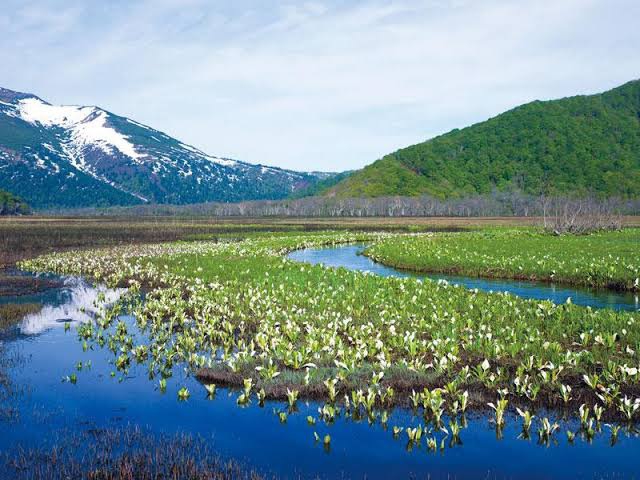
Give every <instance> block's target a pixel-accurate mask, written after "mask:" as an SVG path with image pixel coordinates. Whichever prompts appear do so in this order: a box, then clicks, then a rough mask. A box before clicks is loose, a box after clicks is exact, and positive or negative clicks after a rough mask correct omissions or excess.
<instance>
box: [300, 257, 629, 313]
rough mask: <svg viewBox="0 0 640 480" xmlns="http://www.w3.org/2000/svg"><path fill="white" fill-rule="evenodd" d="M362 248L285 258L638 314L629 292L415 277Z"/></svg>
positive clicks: (444, 277)
mask: <svg viewBox="0 0 640 480" xmlns="http://www.w3.org/2000/svg"><path fill="white" fill-rule="evenodd" d="M364 249H365V246H364V245H362V244H359V245H342V246H338V247H326V248H308V249H305V250H297V251H295V252H291V253H290V254H289V255H288V258H289V259H291V260H295V261H298V262H307V263H311V264H319V263H321V264H323V265H325V266H327V267H344V268H347V269H349V270H358V271H362V272H371V273H374V274H376V275H380V276H382V277H413V278H419V279H422V278H429V279H432V280H446V281H447V282H449V283H453V284H458V285H462V286H464V287H466V288H471V289H475V288H477V289H478V290H484V291H493V292H509V293H512V294H514V295H517V296H519V297H522V298H535V299H539V300H551V301H552V302H554V303H565V302H566V301H567V299H569V298H570V299H571V302H572V303H575V304H576V305H582V306H585V307H592V308H612V309H614V310H627V311H640V295H639V294H638V293H635V294H634V293H631V292H616V291H613V290H590V289H586V288H579V287H572V286H567V285H555V284H549V283H542V282H528V281H521V280H501V279H486V278H477V277H465V276H457V275H441V274H428V275H425V274H418V273H411V272H407V271H402V270H397V269H395V268H392V267H387V266H385V265H382V264H380V263H377V262H374V261H373V260H371V259H370V258H369V257H365V256H364V255H361V253H362V251H363V250H364Z"/></svg>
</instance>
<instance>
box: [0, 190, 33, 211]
mask: <svg viewBox="0 0 640 480" xmlns="http://www.w3.org/2000/svg"><path fill="white" fill-rule="evenodd" d="M29 212H30V208H29V206H28V205H27V204H26V203H24V202H23V201H22V200H20V199H19V198H18V197H16V196H15V195H12V194H11V193H9V192H5V191H4V190H0V215H26V214H28V213H29Z"/></svg>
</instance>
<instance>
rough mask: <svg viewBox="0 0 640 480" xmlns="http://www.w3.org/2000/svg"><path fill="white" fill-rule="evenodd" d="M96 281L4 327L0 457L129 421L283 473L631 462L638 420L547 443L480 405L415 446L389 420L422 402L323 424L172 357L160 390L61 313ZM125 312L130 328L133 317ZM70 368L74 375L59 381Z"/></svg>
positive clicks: (537, 469)
mask: <svg viewBox="0 0 640 480" xmlns="http://www.w3.org/2000/svg"><path fill="white" fill-rule="evenodd" d="M359 248H361V247H348V248H345V249H336V250H334V251H333V252H332V253H331V252H327V251H324V252H323V253H322V255H324V257H323V258H325V263H327V264H331V263H330V262H329V261H328V260H330V259H331V260H333V262H334V263H333V264H334V265H335V262H338V263H342V265H341V266H345V265H344V260H345V259H348V258H351V259H352V260H353V261H361V260H365V261H366V260H367V259H364V258H363V257H359V256H358V255H357V252H358V249H359ZM327 253H329V255H328V256H327ZM317 254H318V255H319V253H317ZM314 255H316V253H314V252H313V251H306V252H298V253H296V254H295V255H292V257H293V258H296V259H305V260H308V261H314V259H317V257H314ZM340 258H343V260H340ZM352 265H353V264H352ZM101 292H102V293H103V294H104V295H105V296H106V299H107V301H114V300H115V299H116V298H117V297H118V295H119V294H120V292H118V291H107V290H104V289H101V288H96V287H94V286H91V285H89V284H87V283H85V282H83V281H81V280H78V279H68V280H66V281H65V283H64V285H62V286H60V287H59V288H57V289H56V290H55V291H50V290H49V291H46V292H42V293H41V294H39V295H40V296H38V295H36V297H37V298H36V297H33V298H31V301H37V302H38V303H41V304H42V305H43V308H42V309H41V310H40V311H39V312H36V313H32V314H29V315H27V316H26V317H25V318H24V319H23V320H22V321H21V322H20V323H19V324H18V325H17V326H15V327H13V328H11V329H9V330H7V331H5V332H4V333H2V334H1V335H0V357H4V358H20V359H21V361H18V362H7V363H6V364H5V363H3V364H2V365H4V366H6V371H5V372H4V375H5V377H6V380H7V382H8V383H10V384H13V385H20V386H22V387H24V388H19V389H13V390H12V389H9V388H6V387H3V386H2V385H1V384H0V390H2V389H3V388H4V389H5V391H6V392H10V391H11V392H13V394H8V395H3V396H0V401H1V403H2V404H4V405H0V407H2V406H4V407H8V408H12V409H13V410H12V412H14V413H15V414H14V415H12V416H11V417H10V418H4V417H2V418H1V419H0V452H3V453H4V454H5V456H6V457H5V458H12V456H13V455H19V452H20V451H21V450H20V449H25V448H26V449H29V448H35V449H41V450H42V451H50V450H51V449H52V448H54V447H57V446H59V445H66V444H68V443H69V442H70V441H71V442H73V441H75V440H73V439H75V438H80V439H84V440H82V441H81V442H80V444H76V447H75V448H77V450H75V451H74V454H76V453H75V452H77V456H78V457H80V456H81V455H83V453H86V452H87V451H91V449H90V448H89V449H88V447H87V445H86V442H89V441H91V436H90V435H89V436H87V432H100V431H122V429H126V428H127V427H128V426H130V425H133V426H135V428H138V427H140V428H143V429H145V431H149V432H150V433H151V434H152V435H157V436H160V437H162V436H167V435H168V436H171V435H181V434H188V435H193V436H194V437H197V438H199V439H200V440H199V441H204V442H205V444H206V446H207V447H209V448H210V449H211V451H214V452H215V453H216V455H220V456H222V458H226V459H234V460H236V461H238V462H240V463H241V464H243V465H247V466H248V468H250V469H256V470H258V471H260V472H263V473H264V474H266V475H267V476H271V475H276V476H278V477H282V478H308V477H313V478H363V477H366V478H370V479H378V478H379V479H387V478H407V477H411V476H413V477H414V478H425V477H427V476H430V477H431V478H450V477H455V478H479V477H482V478H506V477H511V478H513V477H517V478H541V477H544V478H552V477H557V478H567V477H577V476H588V477H592V476H593V475H594V474H595V475H605V476H608V477H611V476H613V477H615V476H624V477H627V476H629V475H632V474H634V473H635V472H636V471H637V460H636V457H637V453H638V451H640V450H639V449H640V441H639V439H638V438H637V433H636V432H635V431H624V430H623V431H622V432H621V433H620V435H619V439H618V441H617V445H616V446H615V447H614V448H611V447H610V443H609V442H610V440H609V435H608V434H607V433H604V432H603V434H601V435H597V436H596V437H595V438H594V439H593V440H592V443H589V442H587V441H586V440H583V439H580V438H576V440H575V443H574V444H570V443H569V442H568V441H567V439H566V437H565V435H564V433H561V432H559V433H557V434H556V435H555V436H554V438H553V439H552V441H550V442H549V444H548V445H543V444H539V443H538V442H537V435H536V434H535V432H533V431H532V438H531V439H529V440H524V439H519V438H518V436H519V434H520V433H521V432H520V425H521V422H520V421H518V420H517V419H515V418H512V417H510V418H509V419H508V421H507V425H506V427H505V429H504V430H503V432H502V435H501V439H498V438H497V434H496V431H495V429H494V427H493V426H492V425H491V423H490V422H489V421H488V419H487V417H485V416H483V415H480V414H478V415H470V416H468V418H467V421H468V426H467V428H465V429H464V430H463V431H462V432H461V434H460V440H461V442H460V444H457V445H454V446H452V447H451V448H450V444H449V442H450V440H451V439H450V438H445V435H444V433H442V432H439V431H434V432H432V433H431V434H430V435H434V436H435V437H436V438H437V439H438V443H439V444H440V442H441V441H442V440H443V439H444V441H445V444H446V448H445V451H444V452H439V451H438V452H437V453H435V452H430V451H429V450H428V448H427V446H426V440H425V439H423V440H422V442H421V443H420V444H416V445H413V446H412V448H407V447H408V444H407V436H406V435H405V434H404V432H403V433H401V434H400V435H399V436H398V438H397V439H394V437H393V435H392V428H393V426H394V425H403V426H407V425H413V426H417V425H419V424H422V425H424V418H423V417H422V415H421V414H417V415H415V414H414V413H413V412H412V411H410V410H406V409H401V408H398V409H395V410H394V411H393V412H391V413H390V415H389V420H388V422H387V426H383V425H381V423H380V422H379V421H377V422H375V423H374V424H369V422H368V421H367V419H366V417H365V418H363V419H353V418H350V417H348V416H344V415H343V416H342V417H340V418H338V419H337V420H336V421H335V423H332V424H325V423H323V422H322V421H320V419H319V418H318V417H319V416H318V408H319V407H321V406H322V404H321V403H318V402H298V411H297V413H295V414H289V415H288V418H287V420H286V423H284V424H283V423H281V421H280V419H279V416H278V413H279V412H283V411H286V405H285V403H282V402H267V403H266V404H265V405H264V406H263V407H260V406H259V405H258V404H257V402H255V401H254V402H252V403H251V404H250V405H248V406H246V407H239V406H238V405H237V402H236V399H237V396H238V392H235V391H231V390H227V389H218V391H217V393H216V395H215V398H214V399H211V398H208V397H207V393H206V391H205V389H204V388H203V386H202V385H200V384H199V383H198V382H197V381H196V380H195V379H194V378H193V377H190V376H188V375H187V374H186V373H185V371H184V369H182V367H178V366H177V367H175V368H174V372H173V377H172V378H170V379H169V381H168V385H167V389H166V392H165V393H161V391H160V389H159V388H158V386H157V385H158V381H157V379H155V380H153V381H151V380H149V378H148V371H147V368H146V366H145V365H144V364H141V365H133V366H132V367H131V369H130V371H129V373H128V375H127V376H126V378H123V377H121V376H120V374H116V373H112V372H114V371H115V370H116V369H115V367H114V365H113V362H114V358H115V357H114V355H113V354H112V353H111V352H110V351H109V350H108V349H107V348H105V349H101V348H99V347H97V346H95V347H89V348H88V349H87V351H83V345H82V342H80V341H79V340H78V336H77V334H76V333H75V329H73V328H71V329H66V328H65V324H67V322H72V323H74V324H80V323H82V322H88V321H91V320H92V318H93V317H94V315H95V313H96V310H97V307H96V305H95V302H96V300H97V299H98V297H99V296H100V297H101V295H100V293H101ZM121 318H122V319H123V320H124V321H125V322H126V323H127V325H128V328H129V329H130V331H134V332H135V325H134V323H133V319H132V318H130V317H127V316H123V317H121ZM72 374H75V376H76V377H77V382H75V383H71V382H68V381H67V382H65V381H62V379H63V378H66V377H69V376H70V375H72ZM181 387H187V388H188V389H189V391H190V392H191V397H190V398H189V400H188V401H186V402H180V401H178V399H177V392H178V390H179V389H180V388H181ZM539 414H544V412H539ZM308 415H312V416H314V417H316V418H318V421H317V423H316V424H315V425H314V426H310V425H308V424H307V420H306V418H307V416H308ZM445 424H448V419H445ZM562 426H563V429H566V428H572V429H573V430H574V431H575V430H577V428H578V427H577V425H576V424H575V422H574V421H569V422H563V423H562ZM314 432H317V434H318V435H319V436H320V438H323V437H324V435H326V434H329V435H331V439H332V440H331V447H330V448H329V449H326V448H324V447H323V445H322V441H320V442H317V441H315V440H314ZM69 438H71V439H72V440H69ZM67 453H68V451H67ZM13 474H15V471H13V470H11V467H9V466H7V465H6V464H5V465H4V466H0V478H11V476H13Z"/></svg>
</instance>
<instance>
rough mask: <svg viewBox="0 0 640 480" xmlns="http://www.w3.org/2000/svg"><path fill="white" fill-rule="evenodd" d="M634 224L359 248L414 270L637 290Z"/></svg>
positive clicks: (412, 239) (395, 241) (403, 240)
mask: <svg viewBox="0 0 640 480" xmlns="http://www.w3.org/2000/svg"><path fill="white" fill-rule="evenodd" d="M639 251H640V229H638V228H628V229H625V230H622V231H616V232H598V233H593V234H590V235H580V236H574V235H560V236H558V235H552V234H548V233H543V232H541V231H539V230H537V229H493V230H488V231H479V232H473V233H470V232H467V233H461V234H447V233H440V234H433V235H416V236H404V237H393V238H388V239H385V240H384V241H381V242H377V243H376V244H375V245H372V246H370V247H369V248H367V249H366V250H365V252H364V254H365V255H367V256H368V257H370V258H372V259H373V260H375V261H377V262H380V263H383V264H385V265H389V266H392V267H396V268H401V269H406V270H412V271H416V272H430V273H446V274H455V275H468V276H475V277H488V278H512V279H518V280H534V281H544V282H556V283H566V284H573V285H581V286H586V287H592V288H609V289H615V290H630V291H633V290H636V291H639V290H640V257H639V255H638V252H639Z"/></svg>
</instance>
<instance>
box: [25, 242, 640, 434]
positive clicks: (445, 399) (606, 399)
mask: <svg viewBox="0 0 640 480" xmlns="http://www.w3.org/2000/svg"><path fill="white" fill-rule="evenodd" d="M404 238H405V237H402V236H394V235H390V234H353V233H349V234H346V233H341V232H324V233H316V234H313V235H308V234H303V235H295V234H287V235H275V236H274V235H255V236H253V237H252V238H250V239H247V240H245V241H241V242H234V243H213V242H199V243H198V242H196V243H175V244H164V245H150V246H145V247H135V246H128V247H120V248H112V249H104V250H97V251H91V252H85V253H83V252H74V253H70V254H62V255H52V256H45V257H40V258H38V259H36V260H34V261H30V262H24V263H23V264H22V265H23V267H24V268H27V269H32V270H37V271H55V272H60V273H74V274H81V275H89V276H91V277H94V278H96V279H97V280H99V281H104V282H106V283H108V284H109V285H116V284H120V283H122V282H125V283H127V284H129V285H130V287H131V288H130V293H131V295H132V297H133V296H135V295H137V293H138V290H139V287H140V285H142V284H147V285H149V290H148V291H147V294H146V297H145V300H144V302H138V303H137V304H136V303H135V302H133V303H132V305H131V309H130V311H132V312H133V315H134V317H135V318H136V323H137V325H138V327H139V328H140V329H141V330H142V332H143V333H144V334H145V335H146V337H147V339H148V348H149V352H150V357H151V359H150V361H149V362H148V364H147V367H148V368H149V375H150V377H151V378H155V377H157V376H159V375H162V376H166V375H167V373H169V372H170V371H171V369H173V368H174V367H176V366H180V367H185V368H187V370H188V371H189V372H191V373H194V374H196V375H197V376H198V377H199V379H200V380H201V381H202V382H203V383H204V384H212V383H215V384H217V385H227V386H241V385H246V383H247V381H248V380H249V379H251V385H252V390H251V392H250V393H251V395H256V393H257V392H260V391H262V389H264V396H265V397H267V398H276V399H281V400H282V399H285V398H286V397H287V393H288V392H287V391H288V390H289V391H293V390H296V391H298V392H299V395H300V398H304V397H311V398H318V399H323V400H327V399H328V398H329V389H328V387H326V385H325V382H327V381H330V380H332V379H338V380H337V388H338V394H337V398H338V399H340V400H339V401H343V400H342V399H343V397H344V396H345V395H347V396H348V397H349V398H350V399H351V400H350V402H351V404H352V407H354V408H355V409H357V410H358V411H360V410H362V409H366V411H367V412H368V415H369V416H373V417H375V411H376V410H377V409H380V408H386V406H387V405H389V404H396V405H397V404H399V405H408V404H411V403H413V404H414V408H416V409H420V410H421V412H422V413H423V414H424V416H425V418H428V419H430V421H433V422H435V425H436V426H438V425H439V424H440V420H441V418H442V416H443V414H444V413H445V412H447V413H451V415H452V418H455V416H456V415H457V414H459V413H460V411H463V412H464V410H465V408H467V407H468V408H474V409H477V410H478V411H481V412H486V411H488V410H489V407H488V403H489V402H491V403H494V405H495V402H496V401H499V400H501V399H503V398H507V397H508V399H509V401H508V409H509V410H510V411H512V412H513V410H514V409H515V408H521V409H522V410H531V411H534V412H536V411H537V410H539V409H545V408H551V409H558V410H559V411H560V412H562V411H569V412H573V415H575V412H576V411H577V410H578V409H579V407H580V405H581V403H580V402H583V403H586V404H588V405H590V406H594V405H596V404H597V405H598V406H600V408H602V409H603V412H602V413H601V415H600V417H601V420H609V419H611V420H620V419H622V418H624V415H623V414H624V412H623V411H621V407H624V404H623V403H622V402H623V399H626V398H628V399H629V402H631V403H629V406H628V407H624V408H628V409H633V408H635V407H634V405H635V404H634V403H633V402H640V391H639V388H638V387H639V385H640V373H639V371H638V368H637V367H638V365H639V364H638V357H637V354H636V352H637V351H638V350H639V348H640V329H639V328H638V320H639V317H638V315H637V314H634V313H627V312H616V311H613V310H607V309H601V310H592V309H590V308H583V307H579V306H575V305H572V304H562V305H555V304H553V303H552V302H548V301H534V300H524V299H521V298H518V297H515V296H512V295H508V294H504V293H484V292H478V291H472V290H468V289H465V288H462V287H459V286H453V285H449V284H447V283H443V282H433V281H419V280H416V279H412V278H382V277H378V276H375V275H371V274H364V273H360V272H352V271H348V270H346V269H341V268H338V269H329V268H324V267H322V266H320V265H308V264H300V263H296V262H293V261H290V260H287V259H286V258H284V257H283V255H285V254H286V253H287V252H289V251H291V250H294V249H299V248H306V247H317V246H322V245H332V244H339V243H347V242H363V241H367V242H371V243H373V244H376V243H380V242H382V243H384V242H388V241H390V240H391V241H395V240H396V239H398V240H403V239H404ZM117 314H118V311H112V312H111V313H108V314H107V315H106V317H105V318H103V319H98V321H97V324H96V326H95V327H94V326H86V327H82V328H81V330H80V331H79V332H78V333H79V335H80V337H81V339H82V340H83V341H88V342H95V341H96V338H97V337H103V338H104V337H105V336H106V337H107V338H108V340H107V342H106V343H107V344H108V345H109V348H110V349H112V351H114V352H117V353H118V355H119V356H122V355H123V354H124V355H125V356H126V355H129V354H130V352H133V351H134V349H135V348H136V344H135V341H134V338H133V337H132V336H131V334H130V333H129V332H127V331H126V329H125V330H122V329H121V328H119V327H117V326H116V324H117V323H118V322H116V320H115V319H116V317H117ZM114 330H115V331H114ZM123 352H124V353H123ZM118 358H120V357H118ZM125 360H126V359H125ZM256 367H262V368H263V369H265V368H266V369H269V370H274V372H273V373H274V374H275V373H279V375H274V374H270V375H267V377H268V378H270V380H269V381H267V380H265V379H264V378H263V377H262V376H261V373H258V372H262V370H259V371H257V370H256ZM119 368H120V367H119ZM307 368H308V369H309V372H310V375H309V376H307V375H306V373H307ZM120 369H121V370H122V374H123V375H126V372H127V369H128V362H126V361H125V362H122V363H121V368H120ZM380 374H382V376H380ZM585 378H587V379H588V381H587V380H585ZM563 385H564V386H565V390H564V391H565V392H567V391H568V390H567V389H566V387H567V386H570V387H571V395H570V398H569V396H567V395H565V396H564V397H563V396H562V395H561V387H562V386H563ZM389 388H391V389H393V390H394V391H395V395H393V396H392V397H389V399H386V398H387V397H385V395H386V392H387V389H389ZM202 393H203V394H204V387H203V392H202ZM244 395H245V397H246V396H247V394H246V387H245V392H244ZM254 398H255V397H254ZM383 398H385V400H383ZM496 399H498V400H496ZM636 399H637V400H636ZM244 400H245V399H243V401H244ZM330 403H331V402H330ZM344 403H345V404H346V401H344ZM463 405H464V406H463ZM325 407H326V410H325V411H323V418H324V419H325V420H326V421H328V422H330V421H332V419H333V418H334V416H335V410H336V409H335V408H334V406H333V405H325ZM323 408H324V407H323ZM634 415H636V413H635V411H634V413H632V419H633V418H634ZM438 428H439V426H438Z"/></svg>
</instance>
